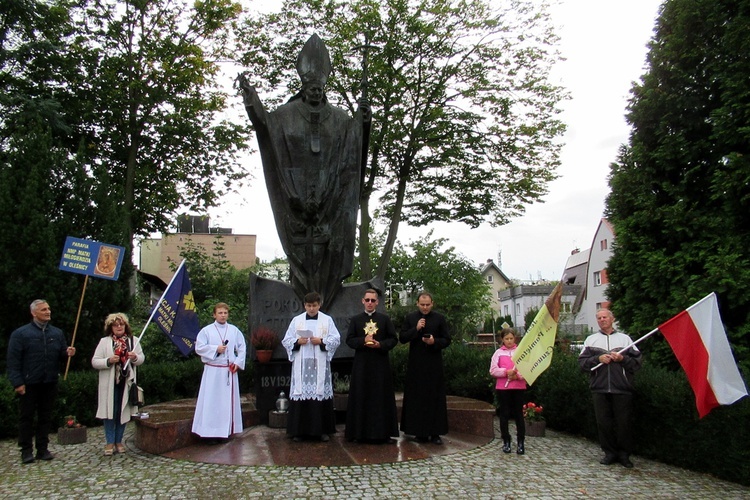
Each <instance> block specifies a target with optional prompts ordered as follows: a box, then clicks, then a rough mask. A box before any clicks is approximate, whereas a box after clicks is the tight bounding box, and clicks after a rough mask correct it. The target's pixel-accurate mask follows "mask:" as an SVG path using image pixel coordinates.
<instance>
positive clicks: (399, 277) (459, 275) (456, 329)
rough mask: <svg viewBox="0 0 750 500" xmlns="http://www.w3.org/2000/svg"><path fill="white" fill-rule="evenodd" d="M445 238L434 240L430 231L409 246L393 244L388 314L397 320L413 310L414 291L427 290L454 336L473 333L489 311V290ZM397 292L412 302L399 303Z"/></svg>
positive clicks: (388, 275) (389, 275) (477, 273)
mask: <svg viewBox="0 0 750 500" xmlns="http://www.w3.org/2000/svg"><path fill="white" fill-rule="evenodd" d="M447 243H448V241H447V240H446V239H445V238H437V239H433V237H432V232H431V231H430V233H429V234H428V235H427V236H425V237H424V238H420V239H418V240H415V241H413V242H412V243H411V244H410V245H409V246H408V248H406V247H403V246H401V245H397V246H396V250H395V251H394V253H393V258H392V259H391V265H390V267H389V269H388V273H387V274H386V282H387V283H388V288H389V290H390V292H391V293H392V294H393V296H392V299H393V300H392V306H391V311H390V312H391V314H392V315H393V316H394V318H395V319H396V320H400V319H401V318H403V316H404V314H405V313H406V312H410V311H412V310H414V307H415V306H414V304H415V303H416V299H417V294H418V293H419V292H421V291H427V292H430V293H431V294H432V297H433V299H434V301H435V310H436V311H440V312H441V313H443V314H445V317H446V320H447V321H448V324H449V326H450V329H451V334H452V335H454V336H455V338H456V339H460V338H465V337H466V335H467V334H468V333H476V328H477V327H478V326H481V325H482V323H483V321H484V318H485V316H486V315H487V314H488V313H489V310H490V294H491V291H490V289H489V286H488V285H487V281H486V280H485V279H484V277H483V276H482V274H481V272H480V271H479V269H477V268H476V267H475V266H474V264H473V263H472V262H471V261H469V260H468V259H467V258H466V257H464V256H463V255H460V254H458V253H456V249H455V247H452V246H447ZM399 292H406V294H407V295H408V297H409V300H410V302H411V303H409V304H406V305H405V306H404V305H401V304H400V302H399V300H398V294H399Z"/></svg>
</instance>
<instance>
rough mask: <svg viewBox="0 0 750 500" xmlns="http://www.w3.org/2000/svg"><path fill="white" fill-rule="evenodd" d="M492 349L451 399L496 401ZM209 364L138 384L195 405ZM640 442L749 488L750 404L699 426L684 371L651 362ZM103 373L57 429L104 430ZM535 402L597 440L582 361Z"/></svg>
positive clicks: (83, 384)
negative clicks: (99, 417) (69, 424)
mask: <svg viewBox="0 0 750 500" xmlns="http://www.w3.org/2000/svg"><path fill="white" fill-rule="evenodd" d="M492 352H493V351H492V349H477V348H474V347H469V346H466V345H463V344H461V343H458V342H457V343H455V344H453V345H451V346H450V347H449V348H448V349H447V350H446V351H445V356H444V359H445V372H446V378H447V384H448V393H449V394H452V395H456V396H464V397H470V398H475V399H480V400H484V401H488V402H491V401H493V399H494V391H493V387H494V383H493V380H492V378H491V377H490V376H489V361H490V358H491V356H492ZM407 356H408V347H407V346H403V345H399V346H398V347H397V348H396V349H394V350H393V351H392V353H391V365H392V368H393V373H394V377H395V381H396V390H397V391H402V390H403V382H404V379H405V375H406V361H407ZM252 368H253V363H248V367H247V370H245V371H244V372H240V387H242V388H243V391H245V390H250V388H252V387H254V385H253V382H252V375H253V373H252V372H253V370H252ZM201 371H202V365H201V363H200V360H199V359H197V358H196V357H193V358H191V359H189V360H187V361H183V362H171V363H146V364H144V365H143V366H142V367H140V369H139V384H140V385H141V386H143V388H144V392H145V394H146V403H147V404H153V403H157V402H161V401H170V400H173V399H180V398H193V397H196V395H197V393H198V387H199V386H200V379H201ZM636 390H637V392H636V397H635V400H634V404H635V415H636V419H635V422H634V424H635V439H636V451H637V454H638V455H640V456H644V457H648V458H652V459H654V460H658V461H660V462H664V463H669V464H673V465H677V466H680V467H685V468H688V469H691V470H695V471H699V472H705V473H710V474H713V475H716V476H718V477H720V478H722V479H726V480H729V481H734V482H737V483H740V484H745V485H750V426H748V422H749V421H750V398H744V399H743V400H742V401H739V402H738V403H735V404H734V405H732V406H723V407H719V408H716V409H714V410H713V411H712V412H711V413H710V414H709V415H707V416H706V417H704V418H703V419H700V420H699V419H698V413H697V411H696V409H695V400H694V397H693V392H692V390H691V389H690V386H689V385H688V382H687V379H686V377H685V375H684V373H683V372H681V371H680V372H672V371H668V370H666V369H663V368H659V367H656V366H653V365H652V364H650V363H648V362H646V363H645V364H644V367H643V369H642V370H641V371H639V372H638V375H637V376H636ZM96 391H97V374H96V373H95V372H94V371H93V370H92V371H85V372H71V373H70V374H69V375H68V379H67V380H66V381H64V382H61V383H60V397H59V398H58V401H57V409H56V415H55V418H56V422H59V421H61V420H62V418H63V417H64V416H65V415H68V414H74V415H76V416H77V417H78V419H79V421H80V422H82V423H84V424H86V425H98V424H99V422H98V421H96V420H95V419H94V414H95V413H96V398H97V396H96ZM528 400H529V401H534V402H536V403H538V404H541V405H542V406H544V416H545V418H546V420H547V424H548V425H549V426H550V427H551V428H554V429H556V430H559V431H564V432H569V433H572V434H576V435H581V436H585V437H587V438H589V439H592V440H596V435H597V434H596V421H595V419H594V411H593V405H592V402H591V394H590V392H589V389H588V378H587V376H586V374H584V373H582V372H581V371H580V369H579V368H578V362H577V357H576V355H575V354H572V353H570V352H569V351H567V350H559V349H558V350H556V352H555V355H554V357H553V359H552V365H551V366H550V368H549V369H548V370H547V371H546V372H545V373H544V374H542V375H541V376H540V377H539V379H538V380H537V381H536V383H535V384H534V386H533V387H531V388H530V389H529V391H528ZM0 408H5V409H7V411H4V412H0V438H4V439H9V438H15V436H16V425H17V414H18V411H17V402H16V398H15V395H14V392H13V389H12V388H11V387H10V384H9V383H8V380H7V379H6V378H5V377H0Z"/></svg>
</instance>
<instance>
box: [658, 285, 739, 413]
mask: <svg viewBox="0 0 750 500" xmlns="http://www.w3.org/2000/svg"><path fill="white" fill-rule="evenodd" d="M659 330H660V331H661V332H662V333H663V334H664V337H665V338H666V339H667V342H669V345H670V346H672V350H673V351H674V353H675V356H677V359H678V360H679V362H680V364H681V365H682V368H683V369H684V370H685V373H686V374H687V378H688V381H689V382H690V386H691V387H692V388H693V392H694V393H695V405H696V406H697V407H698V415H699V417H700V418H703V417H704V416H705V415H707V414H708V412H710V411H711V410H712V409H713V408H715V407H717V406H719V405H729V404H732V403H734V402H735V401H737V400H738V399H740V398H741V397H743V396H747V387H746V386H745V382H744V381H743V380H742V375H741V374H740V371H739V369H738V368H737V363H736V362H735V361H734V357H733V356H732V349H731V347H729V340H727V334H726V332H725V331H724V325H722V323H721V315H720V314H719V305H718V304H717V302H716V294H715V293H713V292H712V293H711V294H709V295H707V296H706V297H704V298H703V299H701V300H700V301H698V302H696V303H695V304H693V305H692V306H690V307H688V308H687V309H686V310H685V311H682V312H681V313H680V314H678V315H677V316H675V317H674V318H672V319H670V320H668V321H666V322H664V323H662V324H661V325H659Z"/></svg>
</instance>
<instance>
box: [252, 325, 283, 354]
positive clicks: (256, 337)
mask: <svg viewBox="0 0 750 500" xmlns="http://www.w3.org/2000/svg"><path fill="white" fill-rule="evenodd" d="M250 343H251V344H252V346H253V348H254V349H255V354H256V356H257V357H258V361H259V362H261V363H268V362H269V361H270V360H271V355H272V354H273V350H274V349H276V346H277V345H279V337H278V336H277V335H276V332H274V331H273V330H271V329H270V328H268V327H267V326H259V327H258V328H256V329H255V331H254V332H253V334H252V335H251V337H250Z"/></svg>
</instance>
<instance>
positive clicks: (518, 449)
mask: <svg viewBox="0 0 750 500" xmlns="http://www.w3.org/2000/svg"><path fill="white" fill-rule="evenodd" d="M524 453H526V449H525V448H524V447H523V441H519V442H518V444H517V445H516V454H517V455H523V454H524Z"/></svg>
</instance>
